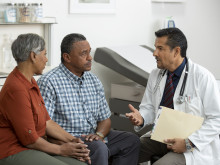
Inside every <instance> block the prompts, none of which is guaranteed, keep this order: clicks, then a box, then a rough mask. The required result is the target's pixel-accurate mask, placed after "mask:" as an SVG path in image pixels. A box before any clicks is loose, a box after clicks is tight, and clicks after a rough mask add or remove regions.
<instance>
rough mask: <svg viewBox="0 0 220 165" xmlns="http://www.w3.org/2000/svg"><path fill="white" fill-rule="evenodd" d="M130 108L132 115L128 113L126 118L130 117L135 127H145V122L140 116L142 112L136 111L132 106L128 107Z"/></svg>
mask: <svg viewBox="0 0 220 165" xmlns="http://www.w3.org/2000/svg"><path fill="white" fill-rule="evenodd" d="M128 107H129V108H130V110H131V112H130V113H126V114H125V115H126V117H128V118H129V119H130V121H131V122H132V124H133V125H137V126H140V125H143V124H144V120H143V118H142V116H141V114H140V112H139V111H138V110H137V109H135V108H134V107H133V106H132V105H131V104H129V105H128Z"/></svg>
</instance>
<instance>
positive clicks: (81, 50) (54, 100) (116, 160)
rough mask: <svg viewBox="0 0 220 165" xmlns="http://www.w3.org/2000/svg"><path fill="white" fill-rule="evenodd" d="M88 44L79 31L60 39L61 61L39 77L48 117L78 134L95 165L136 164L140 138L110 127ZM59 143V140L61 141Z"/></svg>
mask: <svg viewBox="0 0 220 165" xmlns="http://www.w3.org/2000/svg"><path fill="white" fill-rule="evenodd" d="M90 51H91V48H90V45H89V42H88V41H87V40H86V38H85V37H84V36H83V35H81V34H69V35H67V36H65V37H64V39H63V41H62V43H61V64H60V65H59V66H58V67H57V68H55V69H53V70H52V71H50V72H48V73H47V74H45V75H43V76H42V77H41V78H40V79H39V80H38V85H39V87H40V90H41V93H42V96H43V98H44V101H45V106H46V108H47V110H48V112H49V115H50V117H51V118H52V119H53V120H54V121H56V122H57V123H58V124H59V125H60V126H61V127H63V128H64V129H65V130H66V131H67V132H69V133H71V134H72V135H74V136H76V137H81V138H82V140H83V141H84V142H85V144H87V145H88V148H89V149H90V157H91V162H92V164H94V165H108V158H109V157H110V156H111V157H112V158H113V162H112V163H113V164H115V165H127V164H129V165H136V164H137V161H138V154H139V143H140V141H139V138H138V137H137V136H136V135H134V134H132V133H128V132H122V131H114V130H110V129H111V120H110V118H109V117H110V115H111V112H110V110H109V107H108V104H107V102H106V99H105V94H104V89H103V86H102V84H101V82H100V80H99V79H98V78H97V77H96V76H95V75H93V74H92V73H91V72H89V71H90V70H91V66H92V57H91V55H90ZM61 143H62V142H61Z"/></svg>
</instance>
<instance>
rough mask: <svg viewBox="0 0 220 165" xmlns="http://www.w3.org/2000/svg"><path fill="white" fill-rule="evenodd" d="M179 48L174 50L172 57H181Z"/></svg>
mask: <svg viewBox="0 0 220 165" xmlns="http://www.w3.org/2000/svg"><path fill="white" fill-rule="evenodd" d="M180 53H181V48H180V47H179V46H177V47H175V48H174V57H177V56H178V55H180V56H181V54H180Z"/></svg>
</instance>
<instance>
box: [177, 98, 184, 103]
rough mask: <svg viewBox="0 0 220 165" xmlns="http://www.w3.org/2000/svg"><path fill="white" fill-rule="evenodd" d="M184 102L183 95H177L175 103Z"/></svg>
mask: <svg viewBox="0 0 220 165" xmlns="http://www.w3.org/2000/svg"><path fill="white" fill-rule="evenodd" d="M183 102H184V97H183V96H179V97H178V98H177V103H179V104H182V103H183Z"/></svg>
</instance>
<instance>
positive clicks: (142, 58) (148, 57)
mask: <svg viewBox="0 0 220 165" xmlns="http://www.w3.org/2000/svg"><path fill="white" fill-rule="evenodd" d="M108 48H109V47H108ZM109 49H111V50H113V51H114V52H116V53H117V54H119V55H120V56H121V57H123V58H124V59H126V60H127V61H129V62H130V63H132V64H134V65H135V66H137V67H139V68H140V69H142V70H144V71H146V72H148V73H150V72H151V71H152V70H153V69H155V68H156V67H157V65H156V60H155V58H154V56H153V53H152V52H151V51H150V50H148V49H146V48H144V47H142V46H139V45H137V46H134V45H132V46H120V47H110V48H109Z"/></svg>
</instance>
